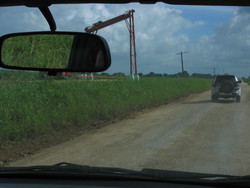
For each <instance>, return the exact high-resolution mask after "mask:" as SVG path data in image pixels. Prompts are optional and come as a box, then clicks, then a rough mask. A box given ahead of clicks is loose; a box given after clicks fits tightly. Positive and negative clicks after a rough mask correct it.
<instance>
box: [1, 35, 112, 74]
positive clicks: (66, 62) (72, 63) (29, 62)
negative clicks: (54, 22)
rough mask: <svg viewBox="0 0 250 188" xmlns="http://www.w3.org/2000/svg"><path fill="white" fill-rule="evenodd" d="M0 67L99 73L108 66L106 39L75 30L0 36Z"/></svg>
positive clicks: (109, 60)
mask: <svg viewBox="0 0 250 188" xmlns="http://www.w3.org/2000/svg"><path fill="white" fill-rule="evenodd" d="M0 60H1V61H0V67H2V68H5V69H16V70H32V71H48V72H54V73H55V72H102V71H105V70H107V69H108V68H109V67H110V65H111V55H110V50H109V46H108V44H107V42H106V40H105V39H104V38H103V37H101V36H98V35H93V34H89V33H79V32H28V33H15V34H8V35H4V36H2V37H1V38H0Z"/></svg>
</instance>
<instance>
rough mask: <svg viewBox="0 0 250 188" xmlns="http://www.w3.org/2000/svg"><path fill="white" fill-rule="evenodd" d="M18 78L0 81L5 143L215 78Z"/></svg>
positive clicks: (122, 114) (80, 124)
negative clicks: (93, 79)
mask: <svg viewBox="0 0 250 188" xmlns="http://www.w3.org/2000/svg"><path fill="white" fill-rule="evenodd" d="M19 76H20V75H19ZM17 80H18V81H14V78H13V79H11V77H10V78H9V80H1V81H0V83H1V85H0V88H1V93H0V114H1V116H0V142H1V143H2V146H3V145H4V143H8V142H18V141H21V140H27V139H33V138H36V137H37V136H39V135H46V134H51V133H54V132H57V131H60V130H62V129H71V128H72V129H74V128H80V129H84V128H85V127H92V126H98V122H103V121H112V120H114V119H116V120H118V119H124V118H126V117H128V116H129V115H131V114H133V113H134V112H138V111H141V110H144V109H147V108H152V107H157V106H160V105H163V104H166V103H168V102H170V101H171V100H174V99H177V98H179V97H183V96H187V95H188V94H190V93H194V92H200V91H204V90H207V89H209V88H210V87H211V80H209V79H194V78H141V79H140V80H139V81H138V80H134V81H133V80H129V79H114V80H113V79H112V80H109V79H96V80H95V81H91V80H81V81H80V80H70V79H69V80H39V79H38V77H37V75H35V74H33V75H32V74H31V75H30V79H28V77H22V78H21V77H20V78H19V79H17Z"/></svg>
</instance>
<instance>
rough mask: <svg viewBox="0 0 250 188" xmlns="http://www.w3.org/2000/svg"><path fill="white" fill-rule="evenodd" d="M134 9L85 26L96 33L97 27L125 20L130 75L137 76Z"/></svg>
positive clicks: (87, 30)
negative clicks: (128, 45) (128, 41)
mask: <svg viewBox="0 0 250 188" xmlns="http://www.w3.org/2000/svg"><path fill="white" fill-rule="evenodd" d="M134 12H135V11H134V10H129V11H127V12H125V14H122V15H120V16H117V17H115V18H112V19H109V20H107V21H103V22H102V21H99V22H97V23H95V24H93V25H92V26H91V27H86V28H85V31H86V32H87V33H94V34H96V33H97V32H98V30H99V29H102V28H104V27H107V26H110V25H113V24H115V23H117V22H120V21H123V20H125V22H126V25H127V28H128V31H129V38H130V75H131V76H136V77H137V78H138V72H137V61H136V44H135V27H134Z"/></svg>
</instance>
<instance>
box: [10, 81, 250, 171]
mask: <svg viewBox="0 0 250 188" xmlns="http://www.w3.org/2000/svg"><path fill="white" fill-rule="evenodd" d="M249 101H250V87H249V86H247V85H246V84H242V101H241V103H236V102H235V101H233V100H221V101H219V102H216V103H214V102H211V101H210V92H204V93H201V94H195V95H192V96H190V97H188V98H186V99H185V100H183V101H181V102H176V103H172V104H169V105H166V106H162V107H160V108H158V109H156V110H153V111H151V112H147V113H143V114H141V115H139V116H137V117H136V118H133V119H128V120H124V121H121V122H119V123H115V124H112V125H109V126H106V127H104V128H102V129H98V130H94V131H90V132H87V133H85V134H83V135H82V136H80V137H77V138H74V139H72V140H71V141H68V142H65V143H63V144H61V145H58V146H54V147H51V148H48V149H45V150H43V151H41V152H39V153H37V154H35V155H33V156H29V157H27V158H24V159H21V160H19V161H16V162H14V163H13V165H19V166H23V165H37V164H46V165H50V164H55V163H58V162H62V161H64V162H71V163H77V164H83V165H84V164H85V165H93V166H112V167H122V168H128V169H135V170H140V169H142V168H158V169H168V170H181V171H192V172H203V173H223V174H232V175H245V174H250V102H249Z"/></svg>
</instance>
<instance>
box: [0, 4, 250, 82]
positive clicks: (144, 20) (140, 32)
mask: <svg viewBox="0 0 250 188" xmlns="http://www.w3.org/2000/svg"><path fill="white" fill-rule="evenodd" d="M50 8H51V11H52V13H53V15H54V17H55V20H56V23H57V27H58V30H70V31H83V30H84V28H85V27H87V26H90V25H92V24H93V23H95V22H97V21H105V20H107V19H110V18H113V17H115V16H118V15H120V14H123V13H125V11H127V10H130V9H135V30H136V44H137V55H138V56H137V57H138V72H142V73H149V72H156V73H168V74H173V73H177V72H180V71H181V64H180V57H179V56H178V55H176V53H178V52H180V51H187V52H188V53H187V54H185V55H184V68H185V70H187V71H188V72H189V73H195V72H196V73H210V74H212V73H213V68H216V72H217V73H218V74H223V73H229V74H236V75H238V76H244V77H248V76H249V75H250V71H249V70H250V62H249V60H250V24H249V23H250V9H249V8H244V7H221V6H217V7H206V6H173V5H166V4H163V3H157V4H154V5H140V4H134V3H131V4H126V5H102V4H98V5H91V4H88V5H56V6H51V7H50ZM0 9H1V11H0V22H1V28H0V34H1V35H3V34H6V33H9V32H22V31H37V30H48V29H49V27H48V24H47V23H46V21H45V20H44V18H43V17H42V15H41V13H40V12H39V11H38V10H37V9H35V8H26V7H18V8H0ZM98 34H99V35H101V36H103V37H104V38H106V40H107V42H108V43H109V45H110V49H111V54H112V66H111V68H110V69H109V71H108V72H110V73H113V72H124V73H126V74H128V73H129V35H128V31H127V28H126V25H125V22H120V23H118V24H115V25H112V26H110V27H107V28H104V29H102V30H100V31H99V32H98Z"/></svg>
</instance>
